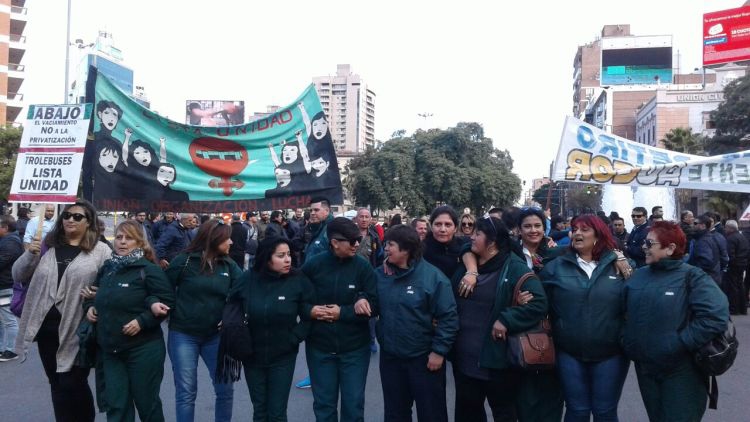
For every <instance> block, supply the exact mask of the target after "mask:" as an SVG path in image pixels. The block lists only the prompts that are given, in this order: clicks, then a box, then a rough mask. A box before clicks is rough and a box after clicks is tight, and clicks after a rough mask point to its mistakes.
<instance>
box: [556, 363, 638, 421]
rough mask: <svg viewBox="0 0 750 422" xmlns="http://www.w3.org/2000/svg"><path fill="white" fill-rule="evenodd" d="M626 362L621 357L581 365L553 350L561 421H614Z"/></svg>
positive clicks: (626, 369) (628, 365)
mask: <svg viewBox="0 0 750 422" xmlns="http://www.w3.org/2000/svg"><path fill="white" fill-rule="evenodd" d="M629 368H630V362H629V361H628V360H627V359H626V358H625V357H624V356H622V355H617V356H613V357H611V358H609V359H606V360H603V361H600V362H582V361H580V360H578V359H576V358H574V357H573V356H571V355H569V354H567V353H565V352H563V351H562V350H559V349H558V350H557V372H558V374H559V375H560V383H561V384H562V388H563V395H564V396H565V422H578V421H586V422H588V421H589V418H590V417H591V414H593V415H594V421H595V422H600V421H602V422H604V421H613V422H617V420H618V419H617V404H618V403H619V401H620V395H621V394H622V386H623V384H625V377H627V375H628V369H629Z"/></svg>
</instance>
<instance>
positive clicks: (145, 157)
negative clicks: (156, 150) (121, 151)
mask: <svg viewBox="0 0 750 422" xmlns="http://www.w3.org/2000/svg"><path fill="white" fill-rule="evenodd" d="M133 158H135V161H136V162H138V164H140V165H142V166H143V167H148V166H149V164H151V153H150V152H149V151H148V150H147V149H146V148H143V147H136V148H135V149H134V150H133Z"/></svg>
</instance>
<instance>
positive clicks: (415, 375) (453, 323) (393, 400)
mask: <svg viewBox="0 0 750 422" xmlns="http://www.w3.org/2000/svg"><path fill="white" fill-rule="evenodd" d="M385 253H386V254H387V255H388V259H387V261H386V262H385V263H384V264H383V266H384V267H385V266H387V267H390V269H389V271H383V270H382V269H378V271H376V272H377V276H378V297H379V298H380V317H379V319H378V323H377V334H378V343H380V346H381V354H380V379H381V383H382V387H383V403H384V406H385V420H386V421H411V420H412V412H411V409H412V406H413V405H416V409H417V419H418V420H419V421H420V422H442V421H446V422H447V420H448V412H447V409H446V397H445V384H446V380H445V367H446V365H445V357H446V355H447V354H448V352H449V351H450V349H451V346H452V345H453V341H454V339H455V337H456V331H457V330H458V314H457V313H456V302H455V300H454V298H453V294H451V286H450V282H449V281H448V278H447V277H445V276H444V275H443V274H442V272H441V271H440V270H438V269H437V268H436V267H435V266H433V265H431V264H430V263H429V262H426V260H424V259H422V256H421V253H422V243H421V242H420V241H419V236H418V235H417V232H416V231H415V230H414V229H413V228H411V227H409V226H406V225H403V224H400V225H398V226H394V227H391V228H390V229H388V231H387V232H385ZM313 388H315V384H313Z"/></svg>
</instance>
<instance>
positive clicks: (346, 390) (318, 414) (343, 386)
mask: <svg viewBox="0 0 750 422" xmlns="http://www.w3.org/2000/svg"><path fill="white" fill-rule="evenodd" d="M305 352H306V357H307V366H308V368H309V370H310V380H311V382H312V393H313V412H314V413H315V420H316V421H317V422H336V421H341V422H362V421H363V420H364V414H365V384H366V383H367V370H368V369H369V367H370V345H369V344H368V345H367V346H365V347H362V348H359V349H357V350H352V351H351V352H344V353H326V352H324V351H322V350H318V349H316V348H315V347H312V346H310V345H309V344H305ZM339 393H340V394H341V417H340V418H339V417H338V407H339V406H338V402H339Z"/></svg>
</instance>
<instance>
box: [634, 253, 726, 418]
mask: <svg viewBox="0 0 750 422" xmlns="http://www.w3.org/2000/svg"><path fill="white" fill-rule="evenodd" d="M624 300H625V309H626V320H625V329H624V336H623V347H624V349H625V353H626V355H627V356H628V357H629V358H630V359H632V360H633V361H634V362H635V370H636V374H637V375H638V385H639V387H640V389H641V397H643V403H644V405H645V406H646V411H647V413H648V416H649V419H650V420H651V421H659V422H663V421H699V420H701V418H702V417H703V413H704V412H705V411H706V400H707V390H706V381H707V379H706V378H707V377H706V376H705V375H703V374H702V373H701V372H700V370H699V369H698V368H697V367H696V366H695V365H694V364H693V361H692V355H691V353H692V352H694V351H695V350H697V349H698V348H699V347H700V346H702V345H704V344H706V343H707V342H708V341H710V340H711V339H712V338H714V337H715V336H717V335H718V334H719V333H721V332H723V331H724V330H725V329H726V327H727V321H728V320H729V304H728V302H727V298H726V296H725V295H724V293H723V292H722V291H721V289H720V288H719V286H718V285H717V284H716V283H715V282H714V281H713V279H712V278H711V277H709V276H708V275H707V274H706V273H705V272H703V271H702V270H701V269H699V268H696V267H693V266H691V265H688V264H685V263H683V262H682V261H681V260H673V259H662V260H661V261H659V262H657V263H655V264H650V265H648V266H645V267H641V268H639V269H638V270H637V271H636V272H635V273H634V274H633V276H632V277H631V278H630V279H629V280H628V282H627V283H626V284H625V291H624Z"/></svg>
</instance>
